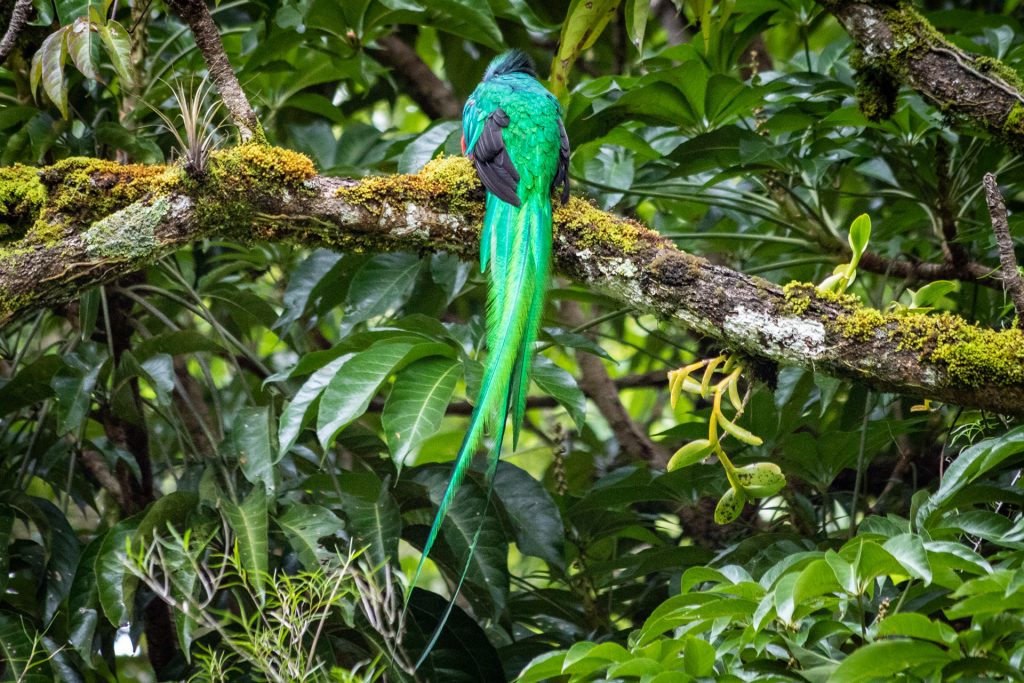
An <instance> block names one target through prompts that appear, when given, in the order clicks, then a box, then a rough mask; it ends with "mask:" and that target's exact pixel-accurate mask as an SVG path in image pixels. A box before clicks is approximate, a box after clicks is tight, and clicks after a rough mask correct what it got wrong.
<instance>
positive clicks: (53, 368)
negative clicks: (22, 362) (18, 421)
mask: <svg viewBox="0 0 1024 683" xmlns="http://www.w3.org/2000/svg"><path fill="white" fill-rule="evenodd" d="M63 366H64V361H63V360H62V359H61V358H60V357H59V356H43V357H42V358H40V359H39V360H37V361H35V362H33V363H32V364H31V365H27V366H25V367H23V368H22V369H21V370H19V371H18V374H16V375H15V376H14V377H13V378H12V379H11V381H10V382H8V383H7V384H4V385H3V386H0V415H6V414H8V413H12V412H14V411H15V410H18V409H20V408H24V407H25V406H29V405H32V404H33V403H36V402H37V401H41V400H43V399H44V398H49V397H50V396H53V388H52V387H51V386H50V380H51V378H52V377H53V376H54V374H56V373H57V371H58V370H60V369H61V368H62V367H63Z"/></svg>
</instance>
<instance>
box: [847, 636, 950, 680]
mask: <svg viewBox="0 0 1024 683" xmlns="http://www.w3.org/2000/svg"><path fill="white" fill-rule="evenodd" d="M951 660H952V656H951V655H950V654H949V653H948V652H946V651H945V650H943V649H942V648H940V647H938V646H936V645H933V644H932V643H928V642H923V641H919V640H886V641H879V642H875V643H871V644H870V645H867V646H865V647H862V648H860V649H859V650H857V651H856V652H854V653H853V654H851V655H850V656H849V657H847V658H846V659H844V660H843V661H842V662H841V663H840V664H839V667H838V668H836V670H835V673H834V674H833V675H832V678H831V679H830V680H835V681H843V683H859V682H860V681H878V680H891V677H893V676H895V674H898V673H900V672H904V671H909V670H910V669H914V670H915V672H917V673H918V674H922V675H924V677H925V678H930V677H931V676H929V675H928V674H929V673H935V672H938V670H940V669H941V668H942V666H943V665H945V664H946V663H947V662H949V661H951Z"/></svg>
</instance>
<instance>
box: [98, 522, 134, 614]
mask: <svg viewBox="0 0 1024 683" xmlns="http://www.w3.org/2000/svg"><path fill="white" fill-rule="evenodd" d="M140 519H141V516H140V515H136V516H134V517H129V518H128V519H126V520H123V521H121V522H119V523H118V524H117V525H116V526H114V527H113V528H111V529H110V531H108V532H107V533H106V535H104V536H103V542H102V543H101V544H100V548H99V551H98V552H97V553H96V564H95V565H94V566H93V572H94V573H95V575H96V588H97V591H98V593H99V598H100V606H101V607H102V608H103V614H104V615H106V617H107V619H108V620H109V621H110V623H111V624H113V625H114V626H118V627H120V626H124V625H125V624H127V623H128V622H130V621H131V619H132V606H133V604H134V602H135V588H136V586H137V585H138V579H136V578H135V576H134V575H132V574H131V573H130V572H129V571H128V569H127V567H128V562H129V561H130V560H129V559H128V554H127V552H126V548H127V544H128V542H129V541H130V540H131V539H132V538H133V537H134V536H135V530H136V529H137V528H138V525H139V521H140Z"/></svg>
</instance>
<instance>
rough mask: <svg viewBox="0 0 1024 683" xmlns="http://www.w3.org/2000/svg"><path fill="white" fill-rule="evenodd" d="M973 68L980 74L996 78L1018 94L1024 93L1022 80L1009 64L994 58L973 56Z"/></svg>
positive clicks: (1023, 81)
mask: <svg viewBox="0 0 1024 683" xmlns="http://www.w3.org/2000/svg"><path fill="white" fill-rule="evenodd" d="M974 68H976V69H977V70H978V71H980V72H982V73H987V74H992V75H993V76H996V77H997V78H999V79H1001V80H1003V81H1005V82H1006V84H1007V85H1009V86H1011V87H1012V88H1014V89H1016V90H1017V91H1018V92H1024V79H1021V77H1020V74H1019V73H1017V71H1016V70H1015V69H1014V68H1013V67H1011V66H1010V65H1009V64H1006V63H1005V62H1003V61H1000V60H998V59H996V58H995V57H985V56H983V55H977V56H974Z"/></svg>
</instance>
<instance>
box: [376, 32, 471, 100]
mask: <svg viewBox="0 0 1024 683" xmlns="http://www.w3.org/2000/svg"><path fill="white" fill-rule="evenodd" d="M366 53H367V54H368V55H370V56H371V57H373V58H374V59H375V60H377V61H378V62H380V63H381V64H383V65H384V66H386V67H389V68H390V69H391V70H392V75H394V76H396V77H398V79H399V81H400V83H401V85H403V86H404V87H405V88H406V91H407V92H408V94H409V96H410V97H412V99H413V100H415V102H416V104H418V105H419V106H420V109H421V110H422V111H423V113H424V114H426V115H427V116H429V117H430V118H432V119H457V118H459V117H461V116H462V102H460V101H459V98H458V97H456V96H455V93H454V92H452V88H451V86H450V85H448V84H447V83H445V82H444V81H442V80H441V79H440V78H438V77H437V75H436V74H435V73H434V72H433V71H431V70H430V67H429V66H427V65H426V63H425V62H424V61H423V60H422V59H420V56H419V55H418V54H416V50H414V49H413V48H412V47H410V46H409V45H408V44H407V43H406V42H405V41H403V40H402V39H401V38H399V37H398V36H396V35H387V36H382V37H380V38H378V39H377V47H368V48H366Z"/></svg>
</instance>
